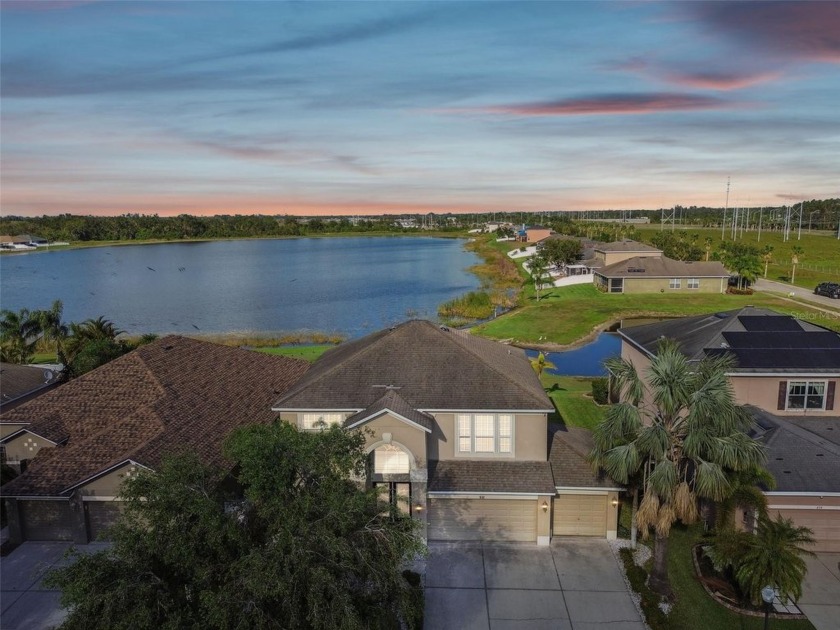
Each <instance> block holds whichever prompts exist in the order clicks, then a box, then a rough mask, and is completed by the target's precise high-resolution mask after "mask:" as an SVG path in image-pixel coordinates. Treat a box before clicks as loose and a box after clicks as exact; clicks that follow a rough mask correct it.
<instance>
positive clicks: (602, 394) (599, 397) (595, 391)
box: [592, 378, 610, 405]
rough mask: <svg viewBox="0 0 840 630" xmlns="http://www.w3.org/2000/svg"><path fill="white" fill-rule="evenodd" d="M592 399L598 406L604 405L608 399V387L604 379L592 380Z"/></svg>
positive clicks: (607, 382)
mask: <svg viewBox="0 0 840 630" xmlns="http://www.w3.org/2000/svg"><path fill="white" fill-rule="evenodd" d="M592 398H593V399H594V400H595V402H596V403H598V404H599V405H606V404H607V402H609V399H610V386H609V381H608V380H607V379H606V378H595V379H592Z"/></svg>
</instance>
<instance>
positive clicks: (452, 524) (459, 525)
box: [429, 499, 537, 542]
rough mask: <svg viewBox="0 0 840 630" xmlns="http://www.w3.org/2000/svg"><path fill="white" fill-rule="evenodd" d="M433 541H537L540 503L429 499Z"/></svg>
mask: <svg viewBox="0 0 840 630" xmlns="http://www.w3.org/2000/svg"><path fill="white" fill-rule="evenodd" d="M429 540H506V541H515V542H536V540H537V502H536V500H521V501H520V500H515V499H429Z"/></svg>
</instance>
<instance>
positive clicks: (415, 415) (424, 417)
mask: <svg viewBox="0 0 840 630" xmlns="http://www.w3.org/2000/svg"><path fill="white" fill-rule="evenodd" d="M384 411H393V412H394V413H397V414H399V415H401V416H402V417H403V418H406V419H408V420H411V421H412V422H414V423H415V424H419V425H420V426H421V427H423V428H424V429H426V430H427V431H432V429H433V428H434V425H435V419H434V417H433V416H430V415H429V414H427V413H423V412H422V411H417V410H416V409H414V408H413V407H412V406H411V405H409V404H408V403H407V402H405V400H403V399H402V397H401V396H400V395H399V394H397V393H396V392H395V391H394V390H393V389H389V390H388V391H386V392H385V394H384V395H383V396H382V398H380V399H379V400H377V401H376V402H374V403H373V404H372V405H371V406H370V407H368V408H367V409H363V410H362V411H360V412H358V413H354V414H353V415H352V416H350V417H349V418H347V420H345V421H344V426H346V427H352V426H353V425H355V424H356V423H358V422H361V421H363V420H365V419H367V418H371V417H374V416H376V415H378V414H380V413H381V412H384Z"/></svg>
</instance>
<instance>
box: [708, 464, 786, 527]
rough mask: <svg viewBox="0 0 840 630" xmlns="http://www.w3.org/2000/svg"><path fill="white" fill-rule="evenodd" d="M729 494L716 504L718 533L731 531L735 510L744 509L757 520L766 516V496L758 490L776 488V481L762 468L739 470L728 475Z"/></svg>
mask: <svg viewBox="0 0 840 630" xmlns="http://www.w3.org/2000/svg"><path fill="white" fill-rule="evenodd" d="M729 485H730V493H729V496H727V497H726V498H725V499H723V501H720V502H719V503H718V504H717V515H716V518H715V526H716V528H717V529H718V531H723V530H725V529H731V528H733V527H734V525H735V521H734V520H733V519H734V514H735V510H736V509H737V508H746V509H748V510H750V511H751V512H753V513H754V514H756V515H757V516H758V518H759V519H761V518H764V517H766V516H767V496H766V495H765V494H764V493H763V492H762V491H761V490H760V489H759V486H763V487H764V488H766V489H768V490H772V489H773V488H775V487H776V479H775V478H774V477H773V475H772V474H770V472H769V471H768V470H766V469H764V468H755V469H752V470H739V471H738V472H735V473H732V474H730V475H729Z"/></svg>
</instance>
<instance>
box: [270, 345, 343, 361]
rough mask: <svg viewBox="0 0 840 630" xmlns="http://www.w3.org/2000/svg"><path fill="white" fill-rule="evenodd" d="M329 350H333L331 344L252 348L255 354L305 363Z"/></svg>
mask: <svg viewBox="0 0 840 630" xmlns="http://www.w3.org/2000/svg"><path fill="white" fill-rule="evenodd" d="M330 348H335V346H334V345H332V344H325V345H317V346H280V347H268V348H254V350H256V351H257V352H263V353H265V354H275V355H280V356H284V357H291V358H293V359H304V360H305V361H309V362H310V363H311V362H313V361H315V359H317V358H318V357H320V356H321V355H322V354H324V353H325V352H326V351H327V350H329V349H330Z"/></svg>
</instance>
